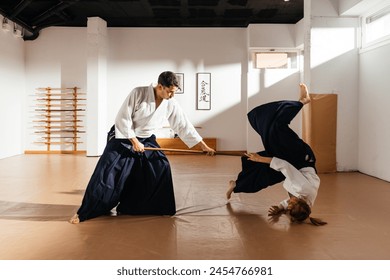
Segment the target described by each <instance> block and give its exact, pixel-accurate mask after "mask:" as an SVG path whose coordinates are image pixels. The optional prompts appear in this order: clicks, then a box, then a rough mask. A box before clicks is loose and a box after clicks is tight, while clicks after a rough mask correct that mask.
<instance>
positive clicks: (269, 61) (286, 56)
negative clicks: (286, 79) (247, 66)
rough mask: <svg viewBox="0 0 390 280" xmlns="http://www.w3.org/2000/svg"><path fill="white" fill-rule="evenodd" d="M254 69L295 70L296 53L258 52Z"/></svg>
mask: <svg viewBox="0 0 390 280" xmlns="http://www.w3.org/2000/svg"><path fill="white" fill-rule="evenodd" d="M254 62H255V63H254V67H255V68H257V69H293V68H294V69H295V68H297V53H296V52H256V53H255V61H254Z"/></svg>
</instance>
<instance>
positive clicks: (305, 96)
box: [299, 84, 311, 105]
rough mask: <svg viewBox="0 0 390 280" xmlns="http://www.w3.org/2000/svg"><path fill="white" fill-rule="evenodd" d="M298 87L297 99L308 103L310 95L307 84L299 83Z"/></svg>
mask: <svg viewBox="0 0 390 280" xmlns="http://www.w3.org/2000/svg"><path fill="white" fill-rule="evenodd" d="M299 87H300V89H301V90H300V95H299V101H300V102H301V103H302V104H303V105H305V104H307V103H310V101H311V100H310V95H309V91H308V90H307V86H306V85H305V84H299Z"/></svg>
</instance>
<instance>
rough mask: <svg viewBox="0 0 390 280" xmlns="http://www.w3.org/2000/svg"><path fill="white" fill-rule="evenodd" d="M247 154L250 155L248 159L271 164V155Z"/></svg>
mask: <svg viewBox="0 0 390 280" xmlns="http://www.w3.org/2000/svg"><path fill="white" fill-rule="evenodd" d="M245 155H246V156H247V157H248V160H251V161H255V162H262V163H267V164H270V163H271V161H272V158H271V157H263V156H261V155H259V154H256V153H246V154H245Z"/></svg>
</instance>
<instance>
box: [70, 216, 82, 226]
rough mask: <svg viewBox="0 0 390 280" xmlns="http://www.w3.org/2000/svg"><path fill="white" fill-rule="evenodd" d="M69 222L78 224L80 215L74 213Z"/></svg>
mask: <svg viewBox="0 0 390 280" xmlns="http://www.w3.org/2000/svg"><path fill="white" fill-rule="evenodd" d="M69 223H71V224H78V223H80V219H79V215H77V214H74V215H73V217H72V218H70V220H69Z"/></svg>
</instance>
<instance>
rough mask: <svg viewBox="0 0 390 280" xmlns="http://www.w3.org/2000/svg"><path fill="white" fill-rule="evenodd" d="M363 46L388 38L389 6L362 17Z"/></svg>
mask: <svg viewBox="0 0 390 280" xmlns="http://www.w3.org/2000/svg"><path fill="white" fill-rule="evenodd" d="M362 25H363V32H364V34H363V38H364V40H363V46H367V45H370V44H374V43H377V42H380V41H383V40H387V39H389V38H390V6H388V7H385V8H382V9H380V10H379V11H377V12H375V13H372V14H370V15H368V16H365V17H363V24H362Z"/></svg>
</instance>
